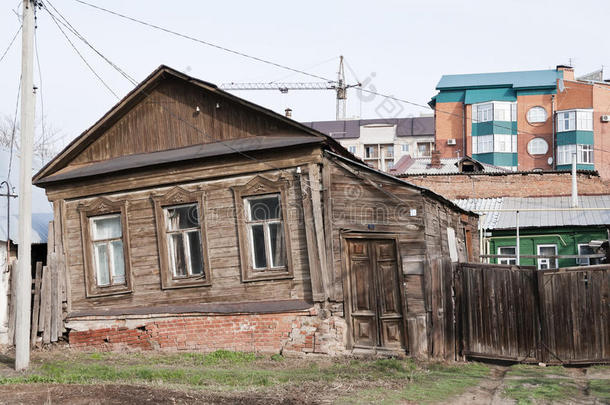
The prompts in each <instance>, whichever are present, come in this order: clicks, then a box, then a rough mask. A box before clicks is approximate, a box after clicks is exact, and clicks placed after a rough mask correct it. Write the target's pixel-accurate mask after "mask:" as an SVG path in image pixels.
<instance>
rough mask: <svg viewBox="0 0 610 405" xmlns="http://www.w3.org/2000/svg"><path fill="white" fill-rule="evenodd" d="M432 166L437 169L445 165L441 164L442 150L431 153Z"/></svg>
mask: <svg viewBox="0 0 610 405" xmlns="http://www.w3.org/2000/svg"><path fill="white" fill-rule="evenodd" d="M430 156H431V157H430V167H433V168H435V169H440V168H441V167H443V165H442V164H441V151H440V150H436V149H435V150H433V151H432V153H431V154H430Z"/></svg>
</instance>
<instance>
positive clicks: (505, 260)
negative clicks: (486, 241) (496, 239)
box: [496, 246, 517, 265]
mask: <svg viewBox="0 0 610 405" xmlns="http://www.w3.org/2000/svg"><path fill="white" fill-rule="evenodd" d="M502 249H514V250H515V255H516V254H517V246H498V249H497V251H496V252H497V254H499V255H503V254H509V253H502ZM498 264H510V265H516V264H517V257H516V256H515V257H499V258H498Z"/></svg>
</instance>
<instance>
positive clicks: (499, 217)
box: [454, 195, 610, 229]
mask: <svg viewBox="0 0 610 405" xmlns="http://www.w3.org/2000/svg"><path fill="white" fill-rule="evenodd" d="M498 200H499V202H498ZM571 201H572V199H571V197H569V196H567V197H536V198H533V197H528V198H517V197H503V198H499V199H498V198H470V199H465V200H455V201H454V202H455V203H456V204H457V205H459V206H460V207H462V208H464V209H468V210H471V211H474V212H476V213H478V214H486V218H485V220H484V225H485V229H514V228H515V227H516V221H517V215H516V212H514V211H513V212H495V213H486V212H483V211H484V210H496V209H502V210H507V209H510V210H517V209H519V210H524V209H528V208H529V209H531V208H533V209H548V211H520V212H519V227H520V228H543V227H557V226H596V225H610V195H592V196H579V197H578V207H579V208H608V210H604V211H554V210H553V209H557V208H570V207H571Z"/></svg>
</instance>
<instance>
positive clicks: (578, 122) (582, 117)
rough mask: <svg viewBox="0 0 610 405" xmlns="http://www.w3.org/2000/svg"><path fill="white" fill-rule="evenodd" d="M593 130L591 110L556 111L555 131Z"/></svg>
mask: <svg viewBox="0 0 610 405" xmlns="http://www.w3.org/2000/svg"><path fill="white" fill-rule="evenodd" d="M567 131H593V110H591V109H574V110H562V111H557V132H567Z"/></svg>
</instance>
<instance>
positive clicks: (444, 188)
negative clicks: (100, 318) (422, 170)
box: [404, 173, 610, 199]
mask: <svg viewBox="0 0 610 405" xmlns="http://www.w3.org/2000/svg"><path fill="white" fill-rule="evenodd" d="M404 180H406V181H408V182H409V183H413V184H416V185H418V186H423V187H426V188H429V189H431V190H432V191H434V192H436V193H438V194H441V195H442V196H444V197H446V198H449V199H457V198H492V197H549V196H569V195H570V194H571V193H572V176H571V175H570V174H569V173H544V174H526V175H523V174H509V175H505V176H489V175H453V176H409V177H405V178H404ZM578 193H579V194H581V195H599V194H610V180H603V179H601V178H600V177H597V176H591V175H588V174H582V173H580V174H579V175H578Z"/></svg>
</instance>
